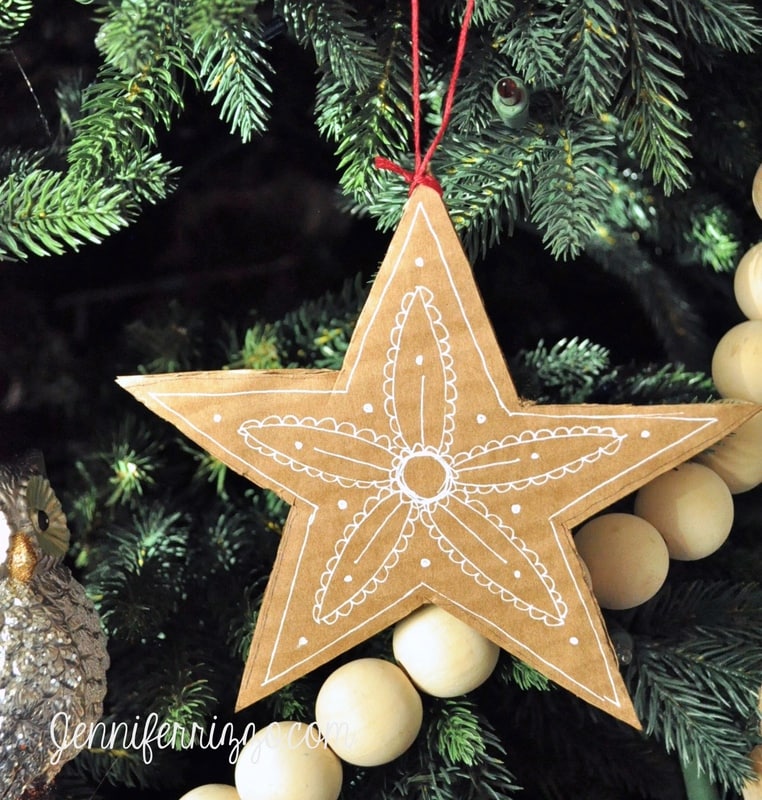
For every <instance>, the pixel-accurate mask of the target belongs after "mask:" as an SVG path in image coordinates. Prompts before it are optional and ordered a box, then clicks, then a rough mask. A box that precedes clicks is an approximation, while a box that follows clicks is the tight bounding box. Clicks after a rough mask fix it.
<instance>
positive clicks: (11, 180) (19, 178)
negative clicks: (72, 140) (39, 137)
mask: <svg viewBox="0 0 762 800" xmlns="http://www.w3.org/2000/svg"><path fill="white" fill-rule="evenodd" d="M37 163H39V162H37ZM33 164H34V166H36V164H35V163H34V162H31V161H28V162H27V163H26V164H25V165H20V164H19V163H18V161H17V162H16V164H15V166H16V168H17V169H18V167H19V166H22V170H20V171H15V172H11V174H10V175H8V176H7V177H6V178H5V180H3V181H2V183H0V209H2V210H1V211H0V260H10V259H21V260H23V259H25V258H27V257H28V256H29V255H30V254H31V255H37V256H45V255H49V254H51V253H52V254H55V255H61V254H62V253H64V252H66V250H68V249H73V250H76V249H78V248H79V247H80V246H81V245H82V244H84V243H85V242H93V243H95V244H97V243H99V242H101V241H102V240H103V239H104V238H105V237H106V236H108V235H109V234H111V233H112V232H113V231H116V230H119V229H120V228H123V227H125V226H126V225H128V224H129V222H130V221H131V219H132V217H133V213H134V205H133V202H132V199H131V197H130V195H129V192H128V191H127V189H125V188H124V187H122V186H119V185H109V184H108V183H107V182H106V181H105V180H104V179H103V178H97V179H95V180H93V181H74V180H72V179H71V178H69V177H68V176H67V175H65V174H64V173H60V172H53V171H51V170H47V169H42V168H39V167H38V168H31V169H30V167H32V166H33ZM25 167H26V169H24V168H25Z"/></svg>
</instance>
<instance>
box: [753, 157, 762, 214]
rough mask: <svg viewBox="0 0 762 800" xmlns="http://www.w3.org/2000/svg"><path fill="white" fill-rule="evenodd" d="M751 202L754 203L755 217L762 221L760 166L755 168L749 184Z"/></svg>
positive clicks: (761, 171) (761, 178) (761, 175)
mask: <svg viewBox="0 0 762 800" xmlns="http://www.w3.org/2000/svg"><path fill="white" fill-rule="evenodd" d="M751 201H752V203H754V208H755V209H756V212H757V216H759V218H760V219H762V165H760V166H759V167H758V168H757V171H756V173H755V174H754V180H753V181H752V184H751Z"/></svg>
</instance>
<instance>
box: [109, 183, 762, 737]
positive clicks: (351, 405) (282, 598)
mask: <svg viewBox="0 0 762 800" xmlns="http://www.w3.org/2000/svg"><path fill="white" fill-rule="evenodd" d="M120 383H121V385H122V386H124V387H125V388H126V389H128V390H129V391H130V392H132V393H133V394H134V395H135V396H136V397H137V398H138V399H139V400H141V401H142V402H143V403H145V404H146V405H147V406H148V407H149V408H151V409H152V410H153V411H155V412H156V413H157V414H159V415H160V416H162V417H164V418H166V419H168V420H170V421H171V422H172V423H174V424H175V425H176V426H177V427H178V428H179V429H180V430H181V431H182V432H183V433H185V434H187V435H188V436H189V437H190V438H191V439H193V440H194V441H196V442H198V443H199V444H201V445H202V446H203V447H204V448H206V449H207V450H209V452H211V453H212V454H213V455H215V456H216V457H217V458H219V459H220V460H222V461H223V462H225V463H226V464H228V465H229V466H230V467H232V468H233V469H235V470H237V471H238V472H240V473H242V474H243V475H245V476H247V477H248V478H250V479H251V480H252V481H253V482H254V483H256V484H258V485H260V486H264V487H267V488H269V489H272V490H273V491H275V492H276V493H277V494H278V495H280V496H281V497H283V498H284V499H285V500H286V501H287V502H288V503H290V504H291V506H292V508H291V510H290V513H289V516H288V520H287V524H286V527H285V530H284V532H283V537H282V541H281V544H280V548H279V550H278V555H277V558H276V561H275V565H274V567H273V570H272V575H271V577H270V581H269V583H268V586H267V590H266V593H265V597H264V601H263V603H262V609H261V612H260V614H259V618H258V621H257V626H256V630H255V633H254V638H253V641H252V645H251V650H250V653H249V658H248V663H247V665H246V671H245V674H244V679H243V683H242V686H241V690H240V695H239V700H238V707H239V708H242V707H244V706H246V705H249V704H250V703H253V702H255V701H256V700H258V699H260V698H261V697H264V696H266V695H267V694H269V693H270V692H273V691H275V690H277V689H279V688H280V687H282V686H284V685H285V684H287V683H289V682H291V681H293V680H295V679H296V678H299V677H300V676H302V675H304V674H306V673H308V672H310V671H311V670H313V669H315V668H316V667H318V666H319V665H321V664H324V663H325V662H327V661H328V660H330V659H332V658H334V657H335V656H337V655H339V654H340V653H342V652H344V651H346V650H348V649H349V648H351V647H353V646H354V645H356V644H358V643H359V642H361V641H363V640H365V639H367V638H368V637H370V636H372V635H373V634H375V633H377V632H378V631H381V630H382V629H384V628H387V627H388V626H390V625H392V624H393V623H394V622H396V621H397V620H399V619H401V618H402V617H404V616H406V615H407V614H409V613H410V612H411V611H413V610H414V609H416V608H417V607H419V606H420V605H422V604H424V603H432V602H433V603H437V604H439V605H440V606H442V607H444V608H445V609H447V610H448V611H449V612H451V613H452V614H454V615H455V616H456V617H459V618H460V619H462V620H464V621H465V622H467V623H469V624H471V625H472V626H473V627H474V628H476V629H477V630H478V631H480V632H481V633H482V634H483V635H484V636H487V637H488V638H490V639H492V640H493V641H494V642H496V643H497V644H498V645H500V647H503V648H504V649H506V650H508V651H509V652H511V653H513V654H515V655H516V656H518V657H519V658H521V659H523V660H524V661H526V662H528V663H529V664H531V665H532V666H534V667H535V668H536V669H538V670H539V671H540V672H542V673H543V674H545V675H547V676H548V677H549V678H551V679H552V680H553V681H555V682H556V683H558V684H560V685H561V686H564V687H565V688H567V689H568V690H570V691H572V692H574V693H575V694H576V695H578V696H580V697H582V698H584V699H585V700H586V701H588V702H589V703H591V704H592V705H594V706H597V707H599V708H602V709H604V710H606V711H608V712H609V713H611V714H613V715H614V716H616V717H618V718H620V719H622V720H625V721H626V722H628V723H630V724H632V725H635V726H639V722H638V720H637V718H636V715H635V712H634V710H633V708H632V705H631V702H630V699H629V697H628V695H627V691H626V689H625V687H624V684H623V682H622V679H621V677H620V674H619V669H618V664H617V659H616V656H615V654H614V651H613V648H612V646H611V643H610V641H609V638H608V636H607V633H606V628H605V625H604V622H603V620H602V617H601V614H600V610H599V608H598V605H597V603H596V601H595V599H594V598H593V596H592V595H591V593H590V590H589V589H588V586H587V584H586V583H585V580H584V578H583V569H582V566H581V564H580V561H579V557H578V556H577V553H576V550H575V548H574V545H573V541H572V538H571V535H570V533H569V531H570V529H571V528H572V527H573V526H575V525H577V524H578V523H580V522H581V521H582V520H584V519H586V518H588V517H590V516H592V515H593V514H595V513H596V512H598V511H599V510H601V509H602V508H604V507H606V506H608V505H610V504H611V503H612V502H614V501H615V500H617V499H618V498H621V497H623V496H624V495H626V494H628V493H630V492H632V491H634V490H635V489H637V488H638V487H639V486H641V485H642V484H644V483H645V482H646V481H648V480H649V479H651V478H653V477H654V476H655V475H657V474H659V473H661V472H664V471H666V470H668V469H670V468H671V467H673V466H675V465H677V464H679V463H681V462H683V461H685V460H686V459H688V458H690V457H691V456H693V455H694V454H696V453H698V452H700V451H701V450H703V449H705V448H706V447H707V446H708V445H710V444H711V443H713V442H714V441H716V440H718V439H719V438H721V437H722V436H724V435H726V434H727V433H728V432H730V431H732V430H733V429H735V428H736V427H738V426H739V425H740V424H741V423H743V422H744V421H745V420H747V419H748V418H750V417H751V416H752V415H753V414H754V413H756V411H757V410H758V407H757V406H752V405H743V404H741V405H727V404H722V405H719V404H705V405H675V406H650V407H643V408H639V407H633V406H595V405H568V406H555V405H552V406H540V405H532V404H530V403H525V402H523V401H521V400H520V399H519V397H518V396H517V394H516V390H515V389H514V386H513V383H512V381H511V378H510V375H509V373H508V370H507V368H506V365H505V362H504V360H503V357H502V354H501V351H500V348H499V347H498V344H497V342H496V340H495V337H494V334H493V332H492V329H491V326H490V323H489V320H488V318H487V316H486V313H485V310H484V307H483V305H482V302H481V299H480V297H479V294H478V291H477V289H476V286H475V284H474V281H473V278H472V275H471V269H470V266H469V264H468V261H467V259H466V257H465V255H464V253H463V250H462V248H461V246H460V242H459V240H458V238H457V235H456V233H455V231H454V229H453V227H452V224H451V222H450V219H449V216H448V214H447V211H446V209H445V206H444V204H443V203H442V201H441V199H440V197H439V196H438V195H437V193H436V192H435V191H433V190H432V189H429V188H426V187H419V188H417V189H416V190H415V192H414V193H413V195H412V196H411V198H410V200H409V201H408V204H407V206H406V209H405V212H404V216H403V218H402V220H401V222H400V225H399V228H398V230H397V232H396V234H395V236H394V237H393V239H392V242H391V245H390V248H389V252H388V253H387V256H386V258H385V260H384V263H383V265H382V267H381V270H380V272H379V274H378V276H377V278H376V280H375V283H374V285H373V288H372V290H371V292H370V295H369V297H368V300H367V303H366V305H365V307H364V309H363V311H362V314H361V315H360V318H359V320H358V322H357V327H356V330H355V333H354V336H353V337H352V341H351V343H350V346H349V348H348V350H347V354H346V357H345V361H344V365H343V367H342V369H341V370H339V371H338V372H333V371H325V370H322V371H321V370H276V371H265V370H263V371H249V370H242V371H219V372H202V373H180V374H173V375H158V376H135V377H129V378H122V379H120Z"/></svg>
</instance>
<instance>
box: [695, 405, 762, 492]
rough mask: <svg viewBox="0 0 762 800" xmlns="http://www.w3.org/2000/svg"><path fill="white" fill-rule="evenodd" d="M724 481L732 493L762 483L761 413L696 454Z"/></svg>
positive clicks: (698, 458)
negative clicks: (707, 448) (704, 450)
mask: <svg viewBox="0 0 762 800" xmlns="http://www.w3.org/2000/svg"><path fill="white" fill-rule="evenodd" d="M697 460H698V461H700V462H701V463H702V464H704V465H705V466H707V467H709V468H710V469H711V470H714V471H715V472H716V473H717V474H718V475H719V476H720V477H721V478H722V480H724V481H725V483H726V484H727V486H728V489H730V493H731V494H741V492H748V491H749V489H753V488H754V487H755V486H758V485H759V484H760V483H762V413H760V414H757V415H756V416H755V417H752V418H751V419H750V420H749V421H748V422H744V424H743V425H741V427H740V428H736V430H735V431H734V432H733V433H731V434H730V435H729V436H726V437H725V438H724V439H721V440H720V441H719V442H717V443H716V444H714V445H713V446H712V447H711V448H710V449H709V450H707V451H706V452H704V453H702V454H701V455H700V456H698V457H697Z"/></svg>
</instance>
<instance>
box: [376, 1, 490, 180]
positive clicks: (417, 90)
mask: <svg viewBox="0 0 762 800" xmlns="http://www.w3.org/2000/svg"><path fill="white" fill-rule="evenodd" d="M418 2H419V0H410V6H411V23H410V28H411V38H412V44H413V87H412V89H413V148H414V151H415V169H414V170H413V171H412V172H411V171H409V170H406V169H403V168H402V167H401V166H399V164H395V163H394V162H393V161H390V160H389V159H388V158H383V157H382V156H377V157H376V160H375V162H374V163H375V166H376V169H387V170H390V171H391V172H394V173H395V174H397V175H401V176H402V177H403V178H404V179H405V180H406V181H407V182H408V183H409V184H410V193H411V194H412V192H413V190H414V189H415V187H416V186H421V185H423V186H429V187H431V188H432V189H436V191H437V192H439V194H440V195H441V194H442V187H441V186H440V185H439V181H438V180H437V179H436V178H435V177H434V176H433V175H432V174H431V172H430V171H429V165H430V163H431V159H432V157H433V156H434V153H435V151H436V149H437V147H439V144H440V142H441V141H442V138H443V137H444V135H445V131H446V130H447V125H448V123H449V122H450V116H451V114H452V105H453V101H454V100H455V86H456V85H457V83H458V75H459V74H460V67H461V65H462V64H463V55H464V53H465V51H466V37H467V35H468V28H469V25H470V24H471V17H472V16H473V13H474V2H475V0H467V2H466V11H465V14H464V15H463V22H462V24H461V26H460V36H459V37H458V48H457V50H456V52H455V63H454V65H453V68H452V75H451V76H450V85H449V87H448V89H447V95H446V97H445V102H444V107H443V109H442V123H441V125H440V126H439V130H438V131H437V133H436V136H434V139H433V141H432V142H431V144H430V145H429V149H428V150H427V151H426V153H425V154H424V155H421V69H420V46H419V45H420V35H419V32H418V28H419V7H418Z"/></svg>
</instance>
